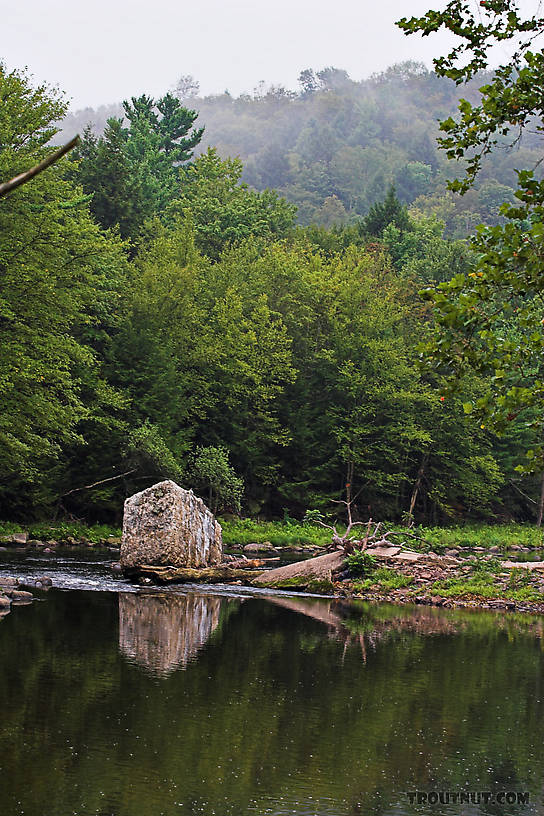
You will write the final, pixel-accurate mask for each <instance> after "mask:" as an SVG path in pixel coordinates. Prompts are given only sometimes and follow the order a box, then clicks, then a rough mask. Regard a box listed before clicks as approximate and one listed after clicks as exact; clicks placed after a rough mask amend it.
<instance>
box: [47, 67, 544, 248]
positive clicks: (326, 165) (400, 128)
mask: <svg viewBox="0 0 544 816" xmlns="http://www.w3.org/2000/svg"><path fill="white" fill-rule="evenodd" d="M489 76H490V74H485V73H481V74H480V75H478V76H477V77H475V78H474V79H473V80H472V81H471V82H470V83H469V84H468V86H467V87H463V88H462V89H460V88H458V87H457V86H456V85H455V83H454V82H452V81H451V80H448V79H444V78H441V77H439V76H437V75H436V74H435V73H434V72H433V71H429V70H428V69H427V68H426V67H425V66H424V65H423V64H421V63H417V62H405V63H402V64H399V65H393V66H392V67H391V68H389V69H388V70H387V71H385V72H384V73H381V74H376V75H374V76H372V77H370V78H369V79H366V80H362V81H355V80H353V79H351V78H350V77H349V76H348V74H347V73H346V71H343V70H341V69H338V68H325V69H323V70H320V71H314V70H311V69H305V70H303V71H301V72H300V77H299V91H298V92H297V93H295V92H292V91H288V90H286V89H285V88H284V87H282V86H277V85H266V84H265V83H261V84H260V85H259V86H258V87H256V88H255V89H254V91H253V93H252V94H245V95H241V96H239V97H233V96H231V95H230V94H229V93H228V91H226V92H225V93H224V94H221V95H216V96H207V97H199V96H198V90H199V85H198V81H197V80H196V79H194V78H193V77H191V76H187V75H185V76H180V78H179V80H178V81H177V82H176V83H175V85H174V87H173V88H172V92H173V93H174V95H176V96H177V97H178V98H179V99H180V100H181V101H182V102H183V103H184V104H185V105H187V106H188V107H190V108H191V109H194V110H195V111H197V112H198V124H199V125H200V126H203V127H204V128H205V131H204V136H203V138H202V140H201V142H200V146H199V147H198V148H197V150H196V152H197V153H198V152H204V151H205V150H206V149H207V148H208V147H209V146H212V147H214V148H216V150H217V152H218V154H219V156H221V157H222V158H227V157H239V158H240V159H241V160H242V163H243V174H242V179H243V180H244V181H245V182H246V183H247V184H248V185H249V186H250V187H252V188H254V189H255V190H259V191H262V190H264V189H265V188H273V189H275V190H277V191H278V192H279V193H280V194H281V195H282V196H284V197H285V198H286V199H287V200H288V201H290V202H292V203H294V204H296V206H297V208H298V214H297V221H298V223H300V224H319V225H322V226H325V227H332V226H333V225H339V224H349V223H353V222H354V221H356V220H357V219H358V218H360V217H361V216H364V215H366V214H367V213H368V211H369V209H370V207H371V206H372V204H374V203H376V201H380V200H382V199H383V198H384V197H385V195H386V194H387V191H388V189H389V187H390V186H391V185H394V187H395V190H396V194H397V196H398V198H399V200H400V201H401V202H402V203H405V204H408V205H410V206H411V207H412V208H413V210H414V211H417V212H419V213H420V214H421V215H425V216H428V215H436V216H437V217H439V218H440V219H442V220H443V221H444V222H445V225H446V230H447V232H448V234H450V235H452V236H455V237H463V236H465V235H467V234H468V233H469V232H470V231H471V230H472V229H473V227H474V226H475V225H476V224H478V223H494V222H495V221H496V220H497V210H498V207H499V205H500V204H501V203H502V202H503V201H509V200H510V201H511V200H512V195H513V192H514V189H515V187H516V174H515V172H514V168H516V167H518V166H523V167H525V166H532V165H533V164H536V163H537V162H538V160H539V158H540V152H539V151H540V149H541V138H539V137H538V136H536V135H532V134H530V133H526V134H525V135H524V137H523V140H522V141H521V142H520V143H518V144H517V145H516V148H515V150H509V149H507V146H508V142H507V140H506V139H505V140H504V149H498V150H496V151H494V152H493V153H492V154H491V155H490V156H488V157H487V160H486V161H485V163H484V168H483V171H482V173H481V175H480V177H479V178H478V181H477V184H476V185H475V188H474V189H473V190H470V191H469V192H468V193H467V194H466V195H465V196H464V197H463V198H460V197H453V196H452V195H450V194H448V193H446V192H445V181H446V180H447V179H448V178H451V177H453V176H454V175H456V174H458V173H459V170H460V168H459V166H455V164H454V163H451V162H448V161H447V159H446V157H445V156H444V154H443V153H441V152H440V151H439V150H438V149H437V145H436V141H435V140H436V136H437V135H438V133H439V130H438V120H439V119H444V118H446V117H448V116H450V115H452V114H454V113H455V111H456V108H457V105H458V102H459V98H460V97H461V96H464V97H465V98H467V99H469V100H471V101H475V100H476V99H478V97H479V93H478V88H479V87H480V86H481V85H482V84H483V83H484V81H485V80H486V79H487V78H489ZM122 115H123V107H122V105H121V104H119V105H118V106H115V105H114V106H104V107H100V108H98V109H96V110H94V109H91V108H87V109H84V110H81V111H77V112H76V113H71V114H69V115H68V116H66V117H65V119H64V120H63V122H62V137H61V136H59V137H58V138H59V139H60V138H66V137H69V136H71V135H73V134H74V133H76V132H82V131H83V129H84V127H85V126H86V125H87V124H89V123H92V127H93V131H94V132H95V133H97V134H101V133H103V132H104V129H105V127H106V123H107V120H108V118H110V117H112V116H122Z"/></svg>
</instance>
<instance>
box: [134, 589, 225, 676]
mask: <svg viewBox="0 0 544 816" xmlns="http://www.w3.org/2000/svg"><path fill="white" fill-rule="evenodd" d="M223 604H224V601H223V600H222V599H221V598H216V597H213V596H211V595H199V594H196V593H189V594H187V595H171V594H169V595H167V594H164V595H162V594H160V595H156V594H154V595H143V594H142V595H135V594H129V593H120V594H119V648H120V650H121V652H122V653H123V654H124V655H125V656H126V657H128V658H129V660H130V661H131V662H134V663H138V664H139V665H141V666H144V667H145V668H146V669H148V670H149V671H150V672H152V673H153V674H158V675H167V674H169V673H170V672H172V671H174V670H175V669H178V668H181V669H185V668H186V667H187V664H188V663H189V662H190V661H192V660H194V659H195V657H196V656H197V654H198V652H199V650H200V649H202V647H203V646H204V644H205V643H206V642H207V640H208V638H209V637H210V635H211V634H212V632H213V631H214V630H215V629H216V628H217V626H218V624H219V619H220V611H221V606H222V605H223Z"/></svg>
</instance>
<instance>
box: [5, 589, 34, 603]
mask: <svg viewBox="0 0 544 816" xmlns="http://www.w3.org/2000/svg"><path fill="white" fill-rule="evenodd" d="M6 595H7V596H8V598H11V601H12V603H28V602H29V601H32V600H33V596H32V593H31V592H24V591H23V590H22V589H8V590H7V592H6Z"/></svg>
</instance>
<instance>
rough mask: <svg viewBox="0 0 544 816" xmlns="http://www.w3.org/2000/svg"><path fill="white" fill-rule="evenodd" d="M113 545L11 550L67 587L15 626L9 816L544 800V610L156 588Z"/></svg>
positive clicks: (396, 815) (148, 815) (505, 809)
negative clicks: (120, 563) (131, 576)
mask: <svg viewBox="0 0 544 816" xmlns="http://www.w3.org/2000/svg"><path fill="white" fill-rule="evenodd" d="M109 558H111V553H110V554H105V555H104V556H103V558H101V557H99V556H97V555H96V553H94V552H93V553H92V554H90V555H89V554H88V553H85V554H83V555H82V554H77V553H75V554H74V553H72V554H71V555H68V556H66V557H58V556H56V557H55V559H54V560H51V559H50V558H47V556H45V555H40V556H36V557H35V560H34V561H32V560H29V559H28V557H25V556H22V555H20V556H13V555H6V554H5V553H2V554H0V572H3V573H5V574H10V575H15V574H16V575H25V576H28V577H37V576H39V575H44V574H48V575H51V577H52V578H53V581H54V583H55V584H56V586H57V587H64V588H56V589H53V590H51V591H49V592H47V593H41V594H39V598H38V600H36V601H35V602H34V603H33V604H32V605H30V606H21V607H14V608H13V609H12V611H11V613H10V614H9V615H7V616H5V617H4V618H3V619H1V621H0V700H1V701H2V713H1V716H0V814H2V816H19V815H20V814H27V816H70V815H71V814H74V816H90V814H100V816H173V814H205V816H214V815H215V816H246V815H247V816H249V814H271V815H272V814H274V816H287V814H296V816H410V815H411V814H435V815H436V816H443V814H444V815H445V816H449V815H450V814H451V815H452V816H453V815H455V816H480V814H490V816H492V815H493V816H494V815H495V814H501V815H502V816H509V814H535V816H536V814H542V813H544V792H543V782H544V696H543V695H544V687H543V685H544V675H543V668H544V651H543V633H544V622H543V620H542V619H540V618H532V617H524V616H516V615H512V614H504V613H503V614H494V613H489V612H486V613H469V612H466V611H465V612H460V611H454V610H438V609H431V608H426V607H425V608H424V607H402V608H401V607H398V608H394V607H390V606H387V607H385V606H371V605H367V604H363V603H358V604H357V603H355V604H353V603H352V604H347V603H342V602H340V601H337V600H331V599H326V600H323V599H316V598H305V597H300V596H298V597H297V596H288V595H287V594H282V595H279V594H276V595H265V594H261V595H259V596H257V597H253V596H251V595H248V594H247V591H246V590H244V589H243V588H240V591H239V589H238V588H234V589H233V588H230V589H221V588H218V589H213V590H209V589H206V588H198V587H190V588H187V589H184V590H182V589H179V588H177V589H172V588H169V589H168V590H167V591H162V590H160V591H157V590H154V591H148V590H139V589H136V588H134V587H131V586H130V585H128V584H127V583H126V582H125V581H123V580H122V579H119V578H113V577H111V573H110V570H109V567H108V565H107V560H108V559H109ZM471 796H472V802H471V801H468V802H466V801H465V800H466V799H470V798H471ZM462 797H463V798H462ZM440 798H441V799H442V803H441V802H440ZM448 799H449V803H448V801H447V800H448ZM461 799H462V800H461ZM485 799H489V801H488V802H487V803H485ZM514 799H517V801H518V802H521V803H514V802H513V801H512V800H514ZM437 800H438V801H437ZM478 800H479V801H478ZM501 800H504V801H501ZM511 802H512V803H511Z"/></svg>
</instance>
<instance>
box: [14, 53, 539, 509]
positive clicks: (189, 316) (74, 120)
mask: <svg viewBox="0 0 544 816" xmlns="http://www.w3.org/2000/svg"><path fill="white" fill-rule="evenodd" d="M488 81H492V80H491V77H490V75H487V74H485V75H483V74H482V73H481V72H480V73H478V74H475V75H474V76H473V77H471V78H470V81H469V82H468V84H467V87H465V88H463V94H464V97H465V98H467V99H469V100H472V102H473V104H474V105H476V104H477V100H478V98H479V97H478V93H479V92H478V88H480V87H481V86H482V83H483V82H488ZM460 97H461V91H460V89H459V87H458V86H457V85H456V84H455V82H454V81H452V80H451V79H448V78H447V77H444V76H439V75H437V74H436V73H434V72H431V71H428V70H427V69H424V68H423V67H422V66H420V65H418V64H413V63H409V64H404V65H400V66H399V65H397V66H394V67H393V68H391V69H390V70H389V71H387V72H385V73H384V74H382V75H380V76H375V77H372V78H370V79H369V80H366V81H363V82H355V81H353V80H351V79H350V78H349V77H348V76H347V74H346V73H345V72H344V71H341V70H338V69H325V70H323V71H318V72H317V73H315V72H313V71H311V70H307V71H304V72H302V74H301V89H300V92H298V93H291V92H287V91H285V89H282V88H278V87H270V88H268V89H266V88H259V89H257V90H256V92H255V94H254V95H252V96H250V95H248V96H241V97H239V98H232V97H231V96H230V95H229V94H228V92H226V93H225V94H223V95H221V96H215V97H208V98H204V99H201V98H199V97H198V86H197V83H196V82H195V81H194V80H192V78H190V77H182V79H181V80H180V82H179V83H178V84H177V86H176V88H175V89H173V90H172V91H171V92H167V93H165V94H164V95H163V96H162V97H161V98H158V99H153V98H151V97H149V96H145V95H143V96H139V97H133V98H132V99H130V100H126V101H125V102H124V103H123V105H122V106H121V107H120V108H114V109H109V108H107V109H106V108H105V109H100V110H98V111H90V110H86V111H81V112H79V113H77V114H68V113H67V106H66V103H65V101H64V100H63V97H62V94H60V93H58V92H56V91H54V90H52V89H51V88H49V87H47V86H35V85H34V84H33V83H32V80H31V78H30V77H29V76H28V75H27V74H26V73H25V72H24V71H20V70H11V71H9V70H8V69H7V68H6V67H5V66H0V101H1V103H2V105H1V109H2V115H1V117H0V181H2V180H6V179H9V178H11V177H13V176H15V175H17V174H18V173H20V172H22V171H23V170H25V169H27V168H28V167H29V166H30V165H32V164H33V163H35V162H36V161H39V160H40V159H41V158H43V157H44V156H46V155H47V154H48V152H49V151H50V150H51V144H59V143H61V142H63V141H66V140H67V139H68V138H69V137H71V136H72V135H74V133H75V132H79V133H81V134H82V138H81V141H80V144H79V146H78V148H77V149H76V150H75V151H73V152H72V153H71V154H70V155H69V157H67V158H64V159H62V160H61V161H59V162H58V163H56V164H55V165H53V166H52V167H50V168H49V169H48V170H47V171H45V172H43V173H41V174H40V175H39V176H37V177H36V178H35V179H33V181H32V183H29V184H26V185H24V186H23V187H21V188H19V189H18V190H17V191H16V192H14V193H12V194H11V195H9V196H6V197H5V198H3V199H2V200H0V271H1V279H0V383H1V387H0V517H2V518H5V519H14V520H15V519H21V520H23V519H24V520H28V519H41V518H58V517H69V518H75V519H84V520H86V521H89V522H93V521H99V520H101V521H118V520H119V517H120V514H121V512H122V502H123V500H124V498H125V497H126V496H127V495H130V494H132V493H133V492H135V491H136V490H140V489H143V488H144V487H147V486H148V485H150V484H152V483H153V482H155V481H158V480H159V479H160V478H172V479H174V480H175V481H177V482H178V483H179V484H181V485H183V486H186V487H192V488H193V489H195V491H196V492H197V493H199V495H202V496H203V498H205V499H206V500H207V501H208V502H209V503H210V506H211V507H212V508H213V509H214V510H215V511H219V512H223V513H226V512H230V513H234V514H237V513H241V514H242V515H245V516H252V517H259V518H286V517H287V518H288V517H293V518H302V517H303V516H304V514H305V513H306V511H308V510H321V511H323V512H330V511H331V508H332V507H333V505H331V500H337V499H340V498H342V497H343V496H344V495H345V493H344V491H345V486H346V484H348V485H349V489H350V491H351V494H352V495H356V496H357V508H358V511H359V513H360V515H361V516H362V517H363V518H368V517H369V516H372V517H374V518H380V519H387V520H392V521H396V522H400V521H403V522H411V521H414V520H415V521H417V522H421V523H430V524H438V523H446V522H449V521H458V520H461V519H473V520H474V519H477V520H483V519H502V520H513V519H514V520H521V521H523V520H534V519H535V518H536V517H537V515H538V510H539V504H540V492H541V491H540V488H541V473H542V467H541V465H539V464H538V462H539V461H540V459H539V454H538V444H539V439H540V434H541V427H540V424H539V420H538V421H537V419H535V417H536V416H537V414H538V411H537V406H536V402H535V400H533V399H530V398H529V397H528V396H527V395H528V393H529V392H528V389H527V388H526V392H527V393H525V392H523V393H522V391H523V387H525V386H522V385H520V384H519V382H518V380H519V377H518V380H517V381H516V382H518V384H517V385H515V384H514V385H513V384H512V383H510V386H509V387H510V388H518V389H519V393H518V392H517V391H516V392H511V391H508V394H510V397H508V396H507V397H505V398H504V400H503V402H500V399H502V397H499V403H498V404H500V405H501V406H503V407H504V408H505V410H506V409H507V410H506V417H507V420H508V421H506V420H504V417H503V416H502V415H501V416H496V415H493V412H492V411H491V414H492V416H491V419H490V420H489V421H488V419H487V418H486V417H484V414H485V413H486V411H487V414H488V415H489V413H490V411H489V406H490V404H491V403H492V402H493V400H494V399H495V396H496V395H497V393H498V391H497V389H498V388H499V386H502V384H503V383H504V382H505V377H506V379H508V377H507V376H506V375H505V373H504V367H503V368H501V366H500V365H499V363H497V358H498V356H500V351H499V350H497V347H498V341H497V343H495V351H494V352H493V353H494V355H495V356H493V359H492V360H490V359H486V360H484V357H483V356H482V355H481V356H480V363H481V364H479V365H472V366H471V367H470V368H467V369H466V370H464V371H463V372H462V376H459V377H458V378H457V379H455V382H454V383H453V384H452V378H451V376H449V375H451V371H452V366H453V364H452V362H451V360H450V361H448V360H446V359H445V357H444V355H443V357H444V359H443V361H442V362H443V363H444V365H442V367H440V366H439V365H433V366H430V365H428V364H427V362H426V354H427V353H428V351H429V349H431V347H434V348H435V350H436V348H440V342H441V339H440V338H441V336H442V338H444V337H449V336H450V335H449V334H448V332H449V333H450V334H451V332H453V331H454V329H455V328H456V326H457V325H458V323H459V321H461V320H462V319H463V315H462V314H461V312H459V311H457V312H456V313H455V315H454V316H452V315H453V312H452V308H453V307H450V304H451V301H452V298H453V295H454V294H455V295H456V296H457V295H458V294H459V292H460V291H461V289H462V286H463V285H465V284H466V282H467V281H468V282H470V281H471V280H476V282H477V283H478V286H480V289H478V290H477V291H478V292H479V295H478V297H480V301H483V299H484V294H483V293H482V290H481V287H482V286H484V282H483V281H484V280H487V279H486V278H485V274H484V272H483V271H482V267H481V263H482V260H481V259H482V249H481V247H478V245H477V244H475V243H474V241H472V242H471V241H470V240H468V237H469V234H470V232H472V231H473V229H474V227H475V225H477V224H483V225H486V226H485V227H483V228H482V229H484V228H485V229H487V230H488V232H487V233H486V235H487V236H488V237H487V238H486V240H487V241H488V245H487V246H488V250H489V251H491V250H492V249H493V247H492V246H491V244H490V241H491V240H492V239H491V238H490V237H489V236H490V235H491V236H492V235H494V236H495V239H497V236H498V235H499V232H500V231H501V230H504V229H506V228H508V229H510V227H511V223H510V221H509V220H508V219H509V218H510V220H511V219H512V218H513V217H514V216H512V214H511V213H508V212H507V210H506V209H504V207H508V206H510V207H511V208H512V207H513V206H514V202H515V201H516V198H515V194H516V188H517V186H518V176H517V174H516V172H515V168H518V167H520V166H524V167H525V166H530V165H531V164H534V163H535V161H534V160H536V158H537V156H538V154H539V144H540V142H539V136H538V134H537V135H534V134H533V135H532V134H531V133H528V132H527V130H526V131H525V132H524V135H523V138H522V139H520V140H518V142H517V144H516V146H515V149H512V150H506V149H503V148H504V147H505V145H506V143H507V138H506V136H505V137H504V139H503V140H502V142H501V140H500V139H499V144H497V145H496V147H495V149H493V150H492V151H490V152H489V153H487V154H486V155H485V156H484V160H483V162H482V169H481V171H480V174H479V176H478V180H477V182H475V184H474V185H473V186H472V187H471V188H470V189H469V190H468V192H467V193H466V195H465V196H460V195H458V194H457V193H456V192H455V184H454V183H453V184H452V179H454V177H455V174H456V173H458V172H459V168H458V167H457V168H456V167H455V166H454V167H453V168H452V166H451V164H452V163H451V162H450V163H448V161H447V157H446V155H445V154H444V151H441V152H439V151H438V150H437V147H436V145H435V138H436V136H437V135H438V133H439V130H438V124H437V120H438V119H442V120H444V119H447V118H448V117H450V116H451V115H452V114H453V113H454V112H455V110H456V107H457V105H458V104H459V99H460ZM89 122H93V123H94V124H93V126H91V127H89V126H88V123H89ZM59 123H61V124H59ZM453 164H454V165H455V164H456V163H455V162H454V163H453ZM457 164H459V162H457ZM538 178H539V176H538V171H537V174H536V175H535V176H534V177H532V180H531V181H530V183H532V184H534V185H536V184H539V182H538ZM448 180H449V181H450V187H452V188H453V189H450V190H447V189H446V183H447V181H448ZM528 183H529V182H528ZM503 202H506V204H505V205H504V207H503V209H501V210H500V212H499V206H500V205H501V204H502V203H503ZM516 218H517V222H516V223H518V222H519V223H521V221H522V220H523V216H522V215H520V214H519V213H518V215H517V216H516ZM505 225H506V226H505ZM501 234H502V233H501ZM535 237H536V238H538V237H539V236H537V235H536V233H535ZM482 240H484V239H482ZM497 240H498V239H497ZM520 240H521V239H520ZM494 251H495V252H497V250H496V249H495V250H494ZM479 279H482V281H480V280H479ZM455 281H457V283H455ZM452 282H453V283H452ZM448 287H450V288H449V289H448ZM452 287H453V288H452ZM431 291H432V292H434V293H435V294H434V295H430V294H429V292H431ZM437 293H438V294H437ZM523 297H525V300H523ZM520 298H521V300H520ZM460 302H461V303H464V304H465V306H466V308H467V309H473V310H474V309H476V306H475V305H474V304H475V303H476V301H475V300H474V297H473V298H472V300H470V298H469V299H468V300H467V299H466V298H465V300H463V293H462V292H461V300H460ZM441 304H442V305H444V304H446V306H445V307H444V309H442V312H441V311H440V305H441ZM467 304H468V305H467ZM437 306H438V308H437ZM510 306H511V312H512V313H513V312H514V310H515V311H516V312H517V311H518V310H519V311H520V321H519V325H518V326H517V328H516V327H513V326H512V324H509V327H510V328H509V331H510V330H511V332H512V333H513V334H514V340H512V337H510V340H509V342H510V344H511V346H510V351H509V352H508V353H509V354H510V358H509V359H510V360H511V358H512V354H513V351H512V348H513V346H512V344H514V345H515V344H517V345H519V347H520V348H524V349H525V350H527V348H528V347H529V346H530V343H531V342H532V346H531V348H532V349H533V350H534V351H540V349H541V346H540V345H539V342H540V341H539V340H538V339H537V340H534V339H533V341H530V340H529V341H528V343H529V346H524V345H523V343H522V341H521V338H522V336H524V333H525V334H527V333H528V337H531V336H532V335H534V325H533V324H534V316H535V315H534V313H535V301H534V298H533V297H532V295H531V294H530V293H527V291H526V292H525V294H523V293H521V295H520V294H519V292H518V300H516V301H515V302H513V301H512V303H511V304H510ZM510 306H509V308H510ZM448 309H449V312H448ZM448 315H449V316H448ZM521 318H523V319H521ZM530 318H531V319H530ZM467 319H468V318H467ZM469 319H470V320H474V318H473V317H470V315H469ZM531 320H532V322H531ZM516 332H518V335H516ZM516 337H517V339H516ZM485 338H486V335H482V342H483V341H485ZM450 339H451V338H450ZM454 347H455V343H454V341H453V340H451V343H449V345H448V348H454ZM442 350H443V347H442ZM502 351H503V352H504V351H505V350H504V348H503V349H502ZM435 356H436V355H435ZM446 356H447V355H446ZM482 361H483V362H482ZM527 365H528V366H531V365H532V363H531V362H530V361H529V359H528V358H527ZM535 366H536V367H535ZM454 367H455V366H453V368H454ZM537 368H538V364H536V363H535V365H534V366H533V367H532V368H531V371H530V372H529V373H528V374H527V375H525V373H524V375H523V376H524V377H525V380H524V383H526V382H528V379H530V380H531V381H532V382H535V381H536V380H535V378H536V377H537V375H538V371H537ZM498 371H499V374H497V372H498ZM500 371H502V372H503V373H502V375H501V374H500ZM445 373H446V374H448V376H447V377H446V379H444V375H445ZM527 378H528V379H527ZM494 395H495V396H494ZM514 397H516V399H517V398H518V397H519V400H521V403H522V404H520V405H519V406H517V405H512V403H513V402H515V400H514ZM522 398H524V400H523V399H522ZM519 400H518V401H519ZM511 415H512V416H511ZM514 418H515V419H516V421H515V422H513V421H510V419H514ZM535 451H536V453H535ZM528 460H530V461H529V464H528Z"/></svg>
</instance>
